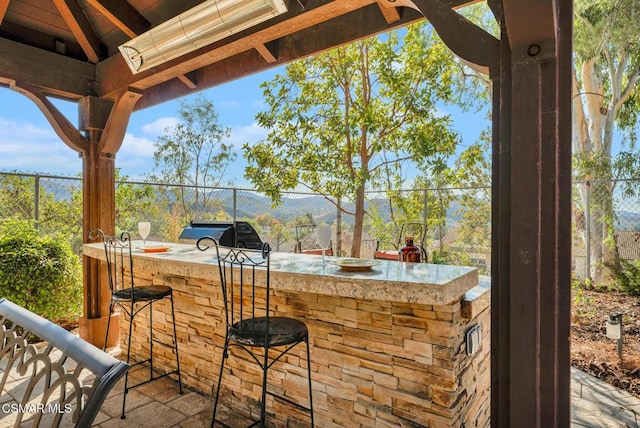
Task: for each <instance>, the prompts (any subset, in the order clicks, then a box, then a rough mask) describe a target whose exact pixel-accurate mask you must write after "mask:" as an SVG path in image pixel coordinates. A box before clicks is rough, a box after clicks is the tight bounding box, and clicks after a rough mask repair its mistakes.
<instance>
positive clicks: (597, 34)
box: [573, 0, 640, 282]
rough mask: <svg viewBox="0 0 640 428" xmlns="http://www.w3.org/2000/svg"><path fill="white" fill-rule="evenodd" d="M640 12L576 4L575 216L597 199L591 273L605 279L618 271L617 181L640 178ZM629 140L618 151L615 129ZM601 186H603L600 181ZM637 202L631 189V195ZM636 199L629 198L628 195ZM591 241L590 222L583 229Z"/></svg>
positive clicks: (620, 5)
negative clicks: (639, 138) (639, 141)
mask: <svg viewBox="0 0 640 428" xmlns="http://www.w3.org/2000/svg"><path fill="white" fill-rule="evenodd" d="M639 20H640V4H638V3H637V2H636V1H635V0H576V1H575V22H574V29H575V30H574V51H575V55H574V58H575V62H574V79H573V82H574V87H573V110H574V121H573V125H574V128H573V129H574V130H573V149H574V155H575V158H574V159H575V160H574V173H575V176H576V178H577V179H579V180H584V179H587V180H591V183H590V184H591V186H590V189H588V186H587V185H582V186H580V189H579V191H580V192H579V197H578V198H577V199H576V205H575V208H574V211H575V212H576V213H577V217H578V218H584V214H583V213H584V210H585V209H586V200H587V192H591V195H590V197H591V201H592V202H593V204H592V211H591V224H590V229H591V232H592V235H591V237H592V240H591V260H592V262H593V269H592V272H591V275H592V278H593V279H594V281H597V282H599V281H601V280H603V279H604V276H603V273H604V272H603V270H602V267H603V266H607V265H611V264H615V263H616V260H617V248H616V245H615V234H614V230H613V227H614V215H615V213H614V211H613V197H614V192H615V190H616V182H615V181H612V180H614V179H617V178H638V177H639V176H640V153H638V151H637V148H636V132H637V131H636V127H637V124H638V112H639V111H640V109H639V107H640V106H639V104H638V103H639V102H640V97H639V94H638V85H637V81H638V76H639V74H640V32H639V31H638V22H639ZM616 126H617V128H618V130H620V131H621V133H622V134H623V136H624V138H623V139H622V141H620V147H621V150H619V151H618V152H616V151H615V150H614V142H615V140H616V134H615V132H614V130H615V128H616ZM599 180H602V181H599ZM624 190H625V191H626V192H631V194H636V195H637V193H636V190H637V189H634V188H632V187H631V186H627V188H626V189H624ZM627 194H629V193H627ZM578 223H579V225H580V228H581V230H579V232H581V233H582V236H583V238H584V239H587V237H586V234H585V226H586V224H585V222H578Z"/></svg>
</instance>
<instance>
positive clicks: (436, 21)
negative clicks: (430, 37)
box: [415, 0, 500, 74]
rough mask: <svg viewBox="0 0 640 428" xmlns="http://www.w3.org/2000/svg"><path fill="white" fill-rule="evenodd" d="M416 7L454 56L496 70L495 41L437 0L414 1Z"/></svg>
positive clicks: (497, 47) (497, 58)
mask: <svg viewBox="0 0 640 428" xmlns="http://www.w3.org/2000/svg"><path fill="white" fill-rule="evenodd" d="M415 4H416V5H418V6H419V7H420V10H421V11H422V12H423V13H424V15H425V17H426V18H427V20H429V22H430V23H431V24H432V25H433V27H434V28H435V30H436V32H437V33H438V35H439V36H440V38H441V39H442V41H443V42H444V43H445V44H446V45H447V47H448V48H449V49H451V50H452V51H453V52H454V53H455V54H456V55H458V56H459V57H460V58H463V59H464V60H465V61H468V62H470V63H472V64H476V65H478V66H481V67H483V68H485V69H486V70H487V71H488V69H489V67H490V66H493V68H494V69H496V66H497V65H498V63H499V60H500V41H499V40H498V39H496V38H495V37H493V36H492V35H491V34H489V33H487V32H486V31H485V30H484V29H482V28H480V27H478V26H477V25H476V24H474V23H472V22H471V21H469V20H468V19H466V18H465V17H464V16H462V15H460V14H459V13H457V12H456V11H454V10H452V9H451V8H450V7H447V6H445V5H444V4H442V3H441V2H440V1H439V0H415ZM496 71H497V69H496ZM487 74H488V73H487Z"/></svg>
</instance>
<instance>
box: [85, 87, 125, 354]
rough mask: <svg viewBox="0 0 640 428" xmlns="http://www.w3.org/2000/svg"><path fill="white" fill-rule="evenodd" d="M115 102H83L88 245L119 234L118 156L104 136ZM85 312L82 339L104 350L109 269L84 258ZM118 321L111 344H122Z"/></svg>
mask: <svg viewBox="0 0 640 428" xmlns="http://www.w3.org/2000/svg"><path fill="white" fill-rule="evenodd" d="M112 106H113V103H112V102H109V101H105V100H101V99H99V98H96V97H85V98H83V99H81V100H80V103H79V105H78V108H79V116H80V120H79V127H80V129H81V130H83V131H85V135H86V138H87V140H88V141H89V147H88V149H87V150H86V151H84V152H83V153H82V154H81V155H82V176H83V189H82V211H83V219H82V234H83V242H87V233H88V231H89V230H90V229H91V228H94V227H98V228H100V229H102V230H103V231H104V232H105V233H106V234H110V235H112V234H114V232H115V156H114V154H111V153H101V147H100V135H101V133H102V130H103V129H104V127H105V125H106V123H107V120H108V117H109V114H110V111H111V108H112ZM82 263H83V273H84V277H83V279H84V308H83V314H82V318H81V319H80V323H79V324H80V337H82V338H83V339H85V340H86V341H88V342H90V343H92V344H94V345H95V346H97V347H99V348H101V347H102V346H103V345H104V338H105V329H106V327H107V320H108V319H107V316H108V315H109V302H110V301H111V294H110V291H109V283H108V278H107V275H106V268H105V267H104V266H101V264H102V263H101V262H99V261H98V260H96V259H92V258H89V257H86V256H84V257H83V260H82ZM118 325H119V323H118V320H117V318H115V319H112V322H111V327H112V328H110V330H111V331H110V333H109V343H107V346H114V345H116V344H117V343H118V342H119V341H120V337H119V332H120V329H119V328H118Z"/></svg>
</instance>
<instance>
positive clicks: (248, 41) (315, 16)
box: [97, 0, 475, 97]
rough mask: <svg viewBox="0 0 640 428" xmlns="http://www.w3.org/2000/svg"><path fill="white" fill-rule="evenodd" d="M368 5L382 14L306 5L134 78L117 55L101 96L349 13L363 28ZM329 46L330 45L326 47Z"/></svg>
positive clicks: (105, 69) (102, 67) (104, 70)
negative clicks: (364, 13) (368, 8)
mask: <svg viewBox="0 0 640 428" xmlns="http://www.w3.org/2000/svg"><path fill="white" fill-rule="evenodd" d="M474 1H475V0H474ZM469 2H470V1H464V2H463V1H458V0H452V1H451V4H454V5H456V6H459V5H461V4H463V3H469ZM317 4H319V6H317ZM367 6H374V7H375V9H376V10H377V13H378V14H379V15H381V14H380V9H379V7H378V2H377V0H334V1H332V2H329V3H326V2H309V3H308V4H307V7H306V8H305V9H304V10H303V11H301V12H299V13H297V14H296V15H294V16H291V14H285V15H282V16H281V17H277V18H274V19H272V20H270V21H268V22H266V23H264V24H261V25H258V26H256V27H254V28H253V29H252V30H251V31H253V33H252V34H250V35H247V33H246V32H241V33H239V34H237V35H234V36H230V37H228V38H226V39H224V40H222V41H220V42H216V43H213V44H212V45H209V46H206V47H203V48H201V49H198V50H196V51H194V52H191V53H189V54H186V55H183V56H181V57H179V58H176V59H175V60H172V61H169V62H167V63H166V64H163V65H160V66H158V67H154V68H153V69H151V70H147V71H145V72H142V73H138V74H136V75H133V74H131V71H130V70H129V67H128V66H127V65H126V63H125V61H124V59H123V58H122V57H121V56H120V55H115V56H113V57H111V58H109V59H107V60H105V61H103V62H101V63H100V64H99V65H98V74H97V77H98V81H99V82H100V93H101V94H102V96H106V97H111V96H112V94H114V93H117V92H118V91H121V90H122V89H123V88H127V87H134V88H138V89H141V90H145V89H148V88H150V87H152V86H155V85H158V84H161V83H163V82H166V81H168V80H171V79H173V78H175V77H176V76H178V75H179V74H185V73H188V72H190V71H193V70H197V69H199V68H202V67H205V66H207V65H210V64H212V63H215V62H217V61H220V60H223V59H225V58H230V57H232V56H234V55H237V54H239V53H241V52H244V51H247V50H250V49H255V47H256V46H258V45H260V44H266V43H269V42H272V41H274V40H278V39H280V38H283V37H285V36H288V35H291V34H294V33H296V32H300V31H304V30H306V29H309V28H313V27H314V26H317V25H319V24H321V23H323V22H325V21H328V20H330V19H335V18H336V17H340V16H344V15H347V14H351V13H352V12H354V11H355V12H356V13H354V14H351V16H352V19H351V22H350V25H362V21H363V19H362V17H360V16H359V15H360V13H361V9H363V8H366V7H367ZM414 19H415V16H414ZM405 22H407V21H405ZM365 25H366V24H365ZM397 26H399V25H393V26H390V25H389V24H387V23H386V21H385V26H383V27H382V28H379V29H378V30H377V31H386V30H389V29H393V28H396V27H397ZM335 31H349V29H348V28H335V27H334V28H332V29H331V32H335ZM367 35H370V34H363V35H362V36H361V37H364V36H367ZM316 37H317V35H316ZM322 37H326V34H323V35H322ZM350 41H353V40H346V39H345V40H344V41H343V43H346V42H350ZM279 45H280V46H281V45H282V44H281V43H279ZM328 47H330V46H326V47H325V48H328ZM246 72H251V71H246Z"/></svg>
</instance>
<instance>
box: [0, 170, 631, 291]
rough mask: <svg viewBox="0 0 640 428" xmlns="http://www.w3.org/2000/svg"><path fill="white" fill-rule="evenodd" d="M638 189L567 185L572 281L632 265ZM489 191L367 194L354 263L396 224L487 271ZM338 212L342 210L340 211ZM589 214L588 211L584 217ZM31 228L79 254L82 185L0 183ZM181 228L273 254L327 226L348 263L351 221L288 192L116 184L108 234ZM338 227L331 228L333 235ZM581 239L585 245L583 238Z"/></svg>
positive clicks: (0, 198) (436, 250)
mask: <svg viewBox="0 0 640 428" xmlns="http://www.w3.org/2000/svg"><path fill="white" fill-rule="evenodd" d="M638 188H640V181H633V180H618V181H607V182H604V181H593V180H592V181H584V182H576V183H575V185H574V195H573V225H572V226H573V232H574V235H573V250H572V258H573V271H574V274H575V275H576V276H577V277H579V278H589V277H590V272H591V270H592V269H593V268H594V266H596V265H597V264H598V263H601V261H602V257H603V254H606V253H607V252H608V251H609V252H610V251H613V252H614V253H615V255H616V256H617V257H619V258H620V259H624V260H639V259H640V198H639V196H638V194H639V192H637V190H638ZM490 196H491V189H490V188H489V187H475V188H447V189H421V190H401V191H395V192H393V193H391V194H390V193H389V192H373V191H372V192H368V193H367V205H366V206H367V211H368V213H369V214H371V215H369V216H367V218H366V220H365V224H364V229H363V240H362V244H361V257H363V258H371V257H373V252H374V250H375V248H376V244H377V242H378V240H384V241H387V242H396V243H397V244H398V245H400V244H402V241H403V237H401V236H399V230H400V226H401V224H402V223H403V222H423V223H424V224H426V225H427V237H426V243H425V245H424V246H425V249H426V250H427V254H428V259H429V262H434V263H449V264H460V265H473V266H477V267H478V268H479V269H480V270H481V272H482V273H489V269H490V266H491V250H490V248H491V199H490ZM342 205H343V208H344V210H345V211H347V212H349V211H351V210H352V208H353V207H352V206H351V205H350V204H348V203H347V204H342ZM585 207H588V208H585ZM8 218H19V219H26V220H32V221H33V222H34V224H35V225H36V227H38V228H39V229H40V230H41V231H42V233H45V234H61V235H63V236H66V237H68V239H70V241H71V244H72V246H73V248H74V250H75V251H76V252H77V253H80V252H81V247H82V179H81V178H79V177H65V176H54V175H46V174H22V173H9V172H1V173H0V221H2V220H4V219H8ZM190 219H198V220H200V219H202V220H220V221H235V220H244V221H249V222H251V224H252V225H253V226H254V227H255V228H256V230H257V232H258V234H259V235H260V238H261V239H262V240H263V241H266V242H269V243H270V244H271V246H272V247H273V248H274V249H275V250H277V251H283V252H287V251H293V248H294V246H295V243H296V227H295V226H297V225H301V224H309V223H321V222H326V223H330V224H333V225H334V238H335V239H334V241H333V242H334V243H335V244H334V251H335V253H336V254H339V255H349V254H350V252H351V245H352V236H353V216H351V215H349V214H348V213H345V212H340V210H338V209H337V207H336V201H329V200H326V199H325V198H323V197H322V196H320V195H316V194H310V193H297V192H287V193H285V194H284V195H283V199H282V203H281V204H280V205H278V206H275V207H274V206H273V204H272V202H271V200H270V199H269V198H267V197H265V196H263V195H261V194H259V193H258V192H256V191H254V190H252V189H245V188H222V187H221V188H204V187H200V188H196V187H193V186H179V185H171V184H155V183H146V182H134V181H119V182H117V183H116V228H117V231H118V232H120V231H123V230H129V231H132V232H134V233H136V232H135V231H136V230H137V222H138V221H141V220H147V221H151V222H152V232H151V236H150V237H149V239H152V240H159V241H173V242H177V241H178V237H179V235H180V233H181V232H182V230H183V228H184V227H185V226H186V225H187V224H188V222H189V220H190ZM338 225H339V226H340V227H337V226H338ZM587 237H589V238H587Z"/></svg>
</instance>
